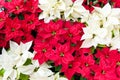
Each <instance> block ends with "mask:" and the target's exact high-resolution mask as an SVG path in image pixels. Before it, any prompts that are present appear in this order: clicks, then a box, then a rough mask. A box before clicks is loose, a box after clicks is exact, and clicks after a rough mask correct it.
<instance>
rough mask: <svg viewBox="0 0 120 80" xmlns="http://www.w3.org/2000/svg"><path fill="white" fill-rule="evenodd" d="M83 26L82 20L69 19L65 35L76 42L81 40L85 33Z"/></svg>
mask: <svg viewBox="0 0 120 80" xmlns="http://www.w3.org/2000/svg"><path fill="white" fill-rule="evenodd" d="M83 27H84V24H82V23H80V22H78V23H77V22H76V23H71V22H70V21H67V22H66V24H65V28H64V29H66V31H67V33H66V34H65V36H66V37H67V39H68V40H70V41H71V42H73V43H75V44H76V43H77V41H80V39H81V37H82V35H83V31H82V28H83Z"/></svg>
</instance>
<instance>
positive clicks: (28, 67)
mask: <svg viewBox="0 0 120 80" xmlns="http://www.w3.org/2000/svg"><path fill="white" fill-rule="evenodd" d="M31 45H32V42H28V43H25V44H23V43H20V45H18V44H17V43H15V42H12V41H10V49H9V50H8V51H6V50H5V49H4V48H3V49H2V55H0V72H1V76H2V77H1V80H8V79H10V80H29V79H30V80H43V79H44V80H54V79H55V78H56V80H60V79H61V80H67V79H65V78H62V77H59V73H57V74H56V75H54V73H53V72H52V71H51V70H49V68H50V66H49V65H47V64H46V63H44V64H42V65H39V63H38V61H37V60H33V57H34V54H35V53H31V52H30V51H29V49H30V47H31Z"/></svg>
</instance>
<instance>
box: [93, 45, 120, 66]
mask: <svg viewBox="0 0 120 80" xmlns="http://www.w3.org/2000/svg"><path fill="white" fill-rule="evenodd" d="M95 56H96V57H97V58H99V59H103V60H104V61H105V63H106V64H107V65H110V66H112V67H113V68H115V67H116V64H117V63H118V62H119V61H120V58H119V57H120V54H119V53H118V51H117V50H110V49H109V48H108V47H105V48H103V49H102V50H97V53H96V55H95Z"/></svg>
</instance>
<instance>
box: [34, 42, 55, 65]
mask: <svg viewBox="0 0 120 80" xmlns="http://www.w3.org/2000/svg"><path fill="white" fill-rule="evenodd" d="M34 50H35V51H36V54H35V56H34V59H35V60H38V61H39V63H40V64H42V63H44V62H46V61H48V60H49V59H51V58H52V57H51V56H54V50H53V49H52V46H51V45H49V44H47V43H46V42H39V41H36V42H35V47H34Z"/></svg>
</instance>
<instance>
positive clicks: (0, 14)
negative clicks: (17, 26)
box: [0, 11, 7, 29]
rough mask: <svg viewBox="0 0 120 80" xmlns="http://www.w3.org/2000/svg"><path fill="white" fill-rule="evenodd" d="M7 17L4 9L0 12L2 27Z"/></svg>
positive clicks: (0, 25) (0, 26) (0, 24)
mask: <svg viewBox="0 0 120 80" xmlns="http://www.w3.org/2000/svg"><path fill="white" fill-rule="evenodd" d="M6 17H7V16H6V15H5V12H4V11H2V12H0V29H1V28H3V27H4V23H5V19H6Z"/></svg>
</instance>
